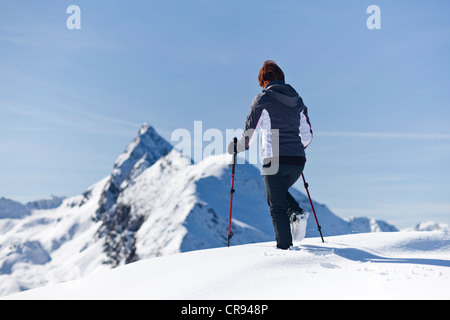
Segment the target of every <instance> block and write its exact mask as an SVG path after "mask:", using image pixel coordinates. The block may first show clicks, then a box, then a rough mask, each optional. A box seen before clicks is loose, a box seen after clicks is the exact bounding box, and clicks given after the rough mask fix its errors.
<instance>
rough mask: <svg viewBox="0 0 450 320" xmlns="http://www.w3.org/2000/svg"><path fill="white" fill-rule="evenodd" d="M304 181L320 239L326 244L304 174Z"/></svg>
mask: <svg viewBox="0 0 450 320" xmlns="http://www.w3.org/2000/svg"><path fill="white" fill-rule="evenodd" d="M302 179H303V185H304V186H305V189H306V194H307V195H308V199H309V204H310V205H311V209H312V212H313V213H314V219H316V223H317V230H319V233H320V237H321V238H322V242H325V241H324V240H323V236H322V227H321V226H320V225H319V221H318V220H317V216H316V211H315V210H314V206H313V204H312V201H311V196H310V195H309V191H308V183H307V182H306V181H305V176H304V175H303V173H302Z"/></svg>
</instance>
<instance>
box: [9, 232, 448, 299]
mask: <svg viewBox="0 0 450 320" xmlns="http://www.w3.org/2000/svg"><path fill="white" fill-rule="evenodd" d="M3 298H4V299H24V300H25V299H164V300H172V299H182V300H184V299H189V300H196V299H201V300H204V299H211V300H212V299H225V300H229V299H233V300H244V299H245V300H247V299H256V300H259V299H271V300H272V299H275V300H278V299H288V300H290V299H449V298H450V238H449V234H448V233H446V232H440V231H432V232H426V231H422V232H418V231H411V232H390V233H363V234H351V235H340V236H330V237H326V238H325V243H322V242H321V240H320V238H306V239H304V240H303V241H301V242H299V243H295V244H294V246H293V247H291V250H279V249H276V248H275V243H274V242H260V243H254V244H245V245H238V246H231V247H230V248H227V247H221V248H214V249H205V250H197V251H190V252H185V253H178V254H173V255H169V256H164V257H156V258H149V259H144V260H140V261H137V262H134V263H130V264H127V265H124V266H120V267H117V268H115V269H112V270H106V271H101V272H97V273H95V274H92V275H88V276H86V277H84V278H81V279H78V280H73V281H68V282H64V283H59V284H54V285H48V286H45V287H41V288H36V289H32V290H28V291H24V292H21V293H18V294H14V295H10V296H7V297H3Z"/></svg>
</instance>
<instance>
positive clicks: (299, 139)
mask: <svg viewBox="0 0 450 320" xmlns="http://www.w3.org/2000/svg"><path fill="white" fill-rule="evenodd" d="M258 80H259V85H260V86H261V87H262V88H263V91H262V93H260V94H258V95H257V96H256V97H255V98H254V99H253V102H252V105H251V108H250V112H249V114H248V116H247V119H246V122H245V130H244V133H243V135H242V138H241V139H239V141H238V143H237V152H242V151H245V150H248V149H249V147H250V145H251V144H252V143H253V142H254V140H255V139H256V136H257V135H258V133H260V134H261V144H262V145H261V150H262V153H263V168H262V172H263V177H264V184H265V191H266V196H267V202H268V205H269V208H270V215H271V218H272V223H273V227H274V231H275V239H276V242H277V247H278V248H280V249H288V248H289V247H290V246H292V241H293V234H292V233H294V232H296V231H293V230H296V229H297V230H298V224H299V222H300V221H301V220H304V222H305V228H306V219H307V212H306V211H304V210H303V209H302V208H300V206H299V204H298V202H297V201H296V200H295V199H294V198H293V197H292V195H291V194H290V193H289V192H288V189H289V188H290V187H291V186H292V185H293V184H294V183H295V182H296V181H297V179H298V178H299V177H300V176H301V174H302V172H303V169H304V167H305V163H306V157H305V150H304V149H305V148H306V147H307V146H308V145H309V143H310V142H311V140H312V137H313V134H312V130H311V124H310V122H309V117H308V110H307V108H306V106H305V105H304V104H303V100H302V98H301V97H300V96H299V95H298V93H297V92H296V91H295V89H294V88H292V87H291V86H290V85H289V84H286V83H285V78H284V73H283V71H282V70H281V68H280V67H279V66H278V65H277V64H276V63H275V62H274V61H272V60H268V61H265V62H264V64H263V67H262V68H261V70H260V71H259V76H258ZM228 152H229V153H230V154H232V153H233V152H234V145H233V142H231V143H230V144H229V146H228ZM291 229H292V230H291ZM303 237H304V233H303ZM294 239H295V235H294Z"/></svg>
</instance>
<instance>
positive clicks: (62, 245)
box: [0, 124, 396, 296]
mask: <svg viewBox="0 0 450 320" xmlns="http://www.w3.org/2000/svg"><path fill="white" fill-rule="evenodd" d="M230 161H231V156H229V155H218V156H212V157H209V158H206V159H204V160H203V161H201V162H199V163H195V164H194V163H192V161H191V160H190V159H188V158H186V157H184V156H183V155H181V154H180V153H179V152H178V151H176V150H174V149H173V148H172V147H171V145H170V144H169V143H168V142H167V141H165V140H164V139H163V138H161V137H160V136H159V135H158V134H157V132H156V131H155V130H154V129H153V128H152V127H151V126H149V125H147V124H144V125H143V126H142V127H141V128H140V130H139V132H138V135H137V136H136V137H135V138H134V139H133V140H132V141H131V142H130V144H129V145H128V146H127V147H126V148H125V150H124V152H123V154H121V155H119V157H118V158H117V160H116V161H115V163H114V167H113V170H112V173H111V174H110V175H109V176H108V177H105V178H104V179H102V180H101V181H99V182H97V183H95V184H94V185H93V186H91V187H89V188H88V189H87V190H86V191H85V192H84V193H83V194H81V195H79V196H75V197H72V198H68V199H64V200H62V199H61V198H59V199H55V198H53V200H54V201H53V200H52V199H49V201H47V202H36V203H33V204H27V205H21V204H19V203H16V202H14V201H9V200H8V199H4V198H1V199H0V200H1V201H0V209H1V208H3V213H4V214H3V216H1V217H3V219H0V296H1V295H6V294H11V293H14V292H18V291H22V290H27V289H30V288H34V287H38V286H43V285H46V284H49V283H56V282H60V281H65V280H71V279H76V278H79V277H81V276H86V275H88V274H90V273H93V272H96V271H99V270H105V269H110V268H113V267H116V266H120V265H124V264H127V263H130V262H134V261H138V260H141V259H147V258H150V257H158V256H165V255H170V254H176V253H180V252H186V251H191V250H199V249H207V248H216V247H223V246H226V237H227V230H228V216H229V197H230V176H231V172H230V165H229V163H230ZM235 189H236V193H235V195H234V203H233V223H232V233H233V237H232V239H231V243H232V244H233V245H238V244H246V243H254V242H267V241H271V240H273V238H274V236H273V227H272V223H271V219H270V216H269V209H268V206H267V203H266V200H265V192H264V183H263V179H262V177H261V175H260V171H259V170H258V169H257V168H255V167H254V166H252V165H249V164H239V165H238V166H237V168H236V180H235ZM310 189H313V187H310ZM292 194H293V196H294V197H295V198H296V199H297V200H298V201H299V202H300V204H301V205H302V207H304V208H306V209H307V210H310V209H309V208H310V207H309V201H308V199H307V197H306V196H305V195H304V194H303V193H301V192H299V191H298V190H295V189H293V190H292ZM50 200H52V201H50ZM58 201H59V202H60V203H61V204H60V205H59V206H57V205H58ZM61 201H62V202H61ZM2 205H3V207H2ZM54 206H57V207H55V208H54ZM314 206H315V208H316V212H317V215H318V218H319V221H320V223H321V225H322V231H323V234H324V236H325V237H327V236H331V235H341V234H349V233H359V232H373V231H395V230H396V229H395V227H393V226H390V225H388V224H387V223H385V222H380V221H375V220H373V219H369V218H355V219H353V220H344V219H341V218H339V217H337V216H336V215H334V214H333V213H332V212H331V211H330V210H329V209H328V208H327V207H326V206H325V205H322V204H319V203H316V202H314ZM0 214H1V212H0ZM317 235H318V232H317V227H316V224H315V221H314V218H313V215H312V214H311V215H310V218H309V222H308V229H307V237H311V236H312V237H315V236H317Z"/></svg>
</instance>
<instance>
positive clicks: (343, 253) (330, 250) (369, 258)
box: [300, 245, 450, 267]
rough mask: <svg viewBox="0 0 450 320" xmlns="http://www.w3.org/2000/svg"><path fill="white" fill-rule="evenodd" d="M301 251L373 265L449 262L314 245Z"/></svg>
mask: <svg viewBox="0 0 450 320" xmlns="http://www.w3.org/2000/svg"><path fill="white" fill-rule="evenodd" d="M300 248H301V249H306V250H307V251H309V252H311V253H314V254H317V255H327V254H335V255H338V256H340V257H342V258H345V259H349V260H352V261H359V262H373V263H409V264H423V265H432V266H439V267H450V260H444V259H427V258H392V257H384V256H380V255H377V254H374V253H371V252H369V251H366V250H362V249H356V248H336V247H321V246H314V245H301V246H300Z"/></svg>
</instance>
